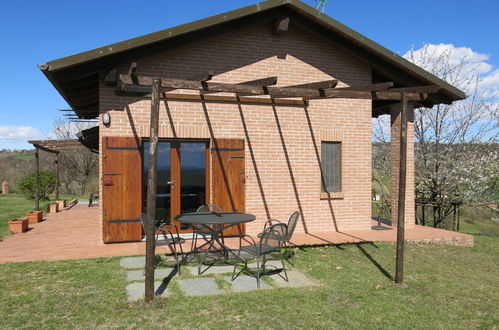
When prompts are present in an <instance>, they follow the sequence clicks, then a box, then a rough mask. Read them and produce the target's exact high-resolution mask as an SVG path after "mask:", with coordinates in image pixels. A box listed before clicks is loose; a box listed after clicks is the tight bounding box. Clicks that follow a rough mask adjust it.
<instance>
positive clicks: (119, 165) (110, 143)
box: [101, 137, 142, 243]
mask: <svg viewBox="0 0 499 330" xmlns="http://www.w3.org/2000/svg"><path fill="white" fill-rule="evenodd" d="M102 143H103V147H102V151H101V152H102V196H101V200H102V213H103V223H102V235H103V240H104V242H105V243H111V242H127V241H140V240H141V239H142V226H141V224H140V213H141V199H142V191H141V187H142V186H141V177H142V173H141V172H142V157H141V150H140V144H139V141H138V140H137V139H135V138H134V137H103V141H102Z"/></svg>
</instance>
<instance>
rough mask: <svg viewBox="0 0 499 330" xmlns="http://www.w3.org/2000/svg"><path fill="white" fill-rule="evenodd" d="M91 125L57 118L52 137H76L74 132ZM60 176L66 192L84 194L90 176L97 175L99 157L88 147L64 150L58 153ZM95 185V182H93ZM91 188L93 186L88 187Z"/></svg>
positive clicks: (67, 138)
mask: <svg viewBox="0 0 499 330" xmlns="http://www.w3.org/2000/svg"><path fill="white" fill-rule="evenodd" d="M90 126H93V125H88V124H87V123H75V122H70V121H65V120H64V119H62V118H61V119H58V120H57V121H56V122H55V123H54V130H53V134H52V135H53V137H54V138H56V139H58V140H69V139H74V138H76V136H75V134H76V133H77V132H79V131H81V130H83V129H86V128H89V127H90ZM59 165H60V168H61V172H60V177H61V181H62V182H63V185H64V189H65V190H66V193H69V194H85V193H87V192H88V191H86V190H87V189H88V188H89V184H91V181H92V178H96V177H97V172H98V169H99V157H98V155H97V154H95V153H93V152H92V151H90V150H89V149H86V148H85V149H78V150H64V151H63V152H61V153H60V155H59ZM95 185H97V184H95ZM90 190H93V187H90Z"/></svg>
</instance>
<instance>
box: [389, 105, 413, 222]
mask: <svg viewBox="0 0 499 330" xmlns="http://www.w3.org/2000/svg"><path fill="white" fill-rule="evenodd" d="M401 109H402V103H397V104H394V105H392V106H391V120H390V122H391V133H390V134H391V137H390V150H391V159H392V165H391V173H392V174H391V187H392V197H391V211H392V226H394V227H395V226H397V213H398V212H397V211H398V210H397V205H398V191H399V165H400V125H401V116H400V114H401ZM414 175H415V173H414V105H413V104H411V103H408V104H407V169H406V193H405V226H406V227H410V226H414V225H415V223H416V215H415V201H414V199H415V196H414V194H415V193H414V189H415V186H414Z"/></svg>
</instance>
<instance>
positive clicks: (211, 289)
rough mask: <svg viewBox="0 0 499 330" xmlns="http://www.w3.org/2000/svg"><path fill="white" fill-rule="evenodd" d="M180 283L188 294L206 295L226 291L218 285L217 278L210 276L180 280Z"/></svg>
mask: <svg viewBox="0 0 499 330" xmlns="http://www.w3.org/2000/svg"><path fill="white" fill-rule="evenodd" d="M178 283H179V285H180V288H181V289H182V292H183V293H184V294H185V295H186V296H206V295H212V294H221V293H224V292H223V291H222V290H220V288H219V287H218V284H217V282H215V279H213V278H210V277H201V278H195V279H186V280H179V281H178Z"/></svg>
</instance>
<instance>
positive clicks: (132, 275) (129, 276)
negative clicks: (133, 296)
mask: <svg viewBox="0 0 499 330" xmlns="http://www.w3.org/2000/svg"><path fill="white" fill-rule="evenodd" d="M176 274H177V270H176V269H175V268H159V269H156V270H155V271H154V278H155V279H156V280H163V279H164V278H165V277H168V276H172V277H173V276H174V275H176ZM145 278H146V277H145V275H144V270H129V271H127V272H126V280H127V281H129V282H130V281H145Z"/></svg>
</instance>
